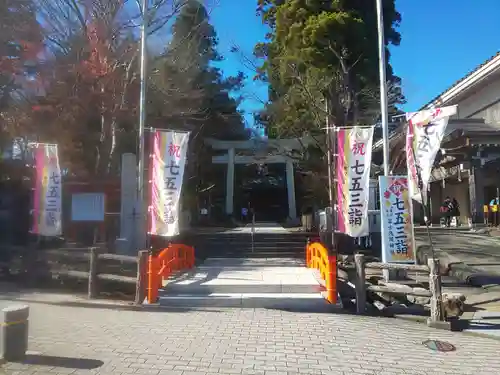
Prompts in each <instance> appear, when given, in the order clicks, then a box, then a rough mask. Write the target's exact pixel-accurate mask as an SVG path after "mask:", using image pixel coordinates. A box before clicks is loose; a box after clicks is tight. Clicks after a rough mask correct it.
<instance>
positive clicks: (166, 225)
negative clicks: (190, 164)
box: [149, 130, 189, 237]
mask: <svg viewBox="0 0 500 375" xmlns="http://www.w3.org/2000/svg"><path fill="white" fill-rule="evenodd" d="M151 138H152V145H153V153H152V154H151V164H150V165H151V182H150V184H151V185H150V186H151V206H150V208H149V218H150V231H149V233H150V234H153V235H157V236H165V237H171V236H176V235H178V234H179V219H180V197H181V190H182V182H183V178H184V169H185V165H186V158H187V148H188V141H189V133H186V132H182V133H181V132H174V131H160V130H158V131H154V132H153V133H152V137H151Z"/></svg>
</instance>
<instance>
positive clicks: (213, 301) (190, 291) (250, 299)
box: [160, 257, 332, 311]
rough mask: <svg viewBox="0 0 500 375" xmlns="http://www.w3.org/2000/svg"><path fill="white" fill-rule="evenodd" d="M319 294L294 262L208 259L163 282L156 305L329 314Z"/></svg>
mask: <svg viewBox="0 0 500 375" xmlns="http://www.w3.org/2000/svg"><path fill="white" fill-rule="evenodd" d="M323 291H324V287H323V286H322V285H321V284H320V283H319V282H318V280H317V278H316V276H315V273H314V272H313V271H312V270H310V269H308V268H305V266H304V262H303V261H300V260H298V259H295V258H288V259H287V258H267V259H263V258H260V259H259V258H253V259H252V258H231V257H226V258H210V259H207V260H206V261H205V262H204V264H202V265H201V266H199V267H197V268H196V269H195V270H194V271H193V272H191V273H189V274H184V275H181V276H180V277H177V278H175V279H171V280H168V281H167V282H166V284H165V286H164V288H163V290H161V292H160V305H164V306H170V307H172V306H176V307H191V308H201V307H238V308H282V309H300V310H307V311H329V309H331V308H332V306H331V305H329V304H328V303H327V302H326V301H325V299H324V297H323V295H322V293H323Z"/></svg>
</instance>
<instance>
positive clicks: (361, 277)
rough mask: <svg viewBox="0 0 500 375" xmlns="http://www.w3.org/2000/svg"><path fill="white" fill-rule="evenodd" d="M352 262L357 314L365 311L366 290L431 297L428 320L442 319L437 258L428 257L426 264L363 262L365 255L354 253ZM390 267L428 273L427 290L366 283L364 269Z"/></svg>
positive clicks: (440, 320)
mask: <svg viewBox="0 0 500 375" xmlns="http://www.w3.org/2000/svg"><path fill="white" fill-rule="evenodd" d="M354 263H355V266H356V283H355V285H356V311H357V313H358V314H364V313H365V312H366V293H367V291H371V292H377V293H387V294H404V295H413V296H419V297H430V298H431V316H430V318H429V320H430V322H442V321H444V311H443V303H442V291H441V276H440V274H439V260H438V259H429V260H428V263H427V266H425V265H413V264H395V263H374V262H370V263H365V256H364V255H363V254H356V255H355V256H354ZM367 268H371V269H379V270H383V269H392V270H406V271H416V272H422V273H426V274H428V275H429V290H428V291H422V290H415V289H412V290H409V291H408V290H404V291H402V290H396V289H394V288H391V287H389V286H381V285H367V283H366V269H367Z"/></svg>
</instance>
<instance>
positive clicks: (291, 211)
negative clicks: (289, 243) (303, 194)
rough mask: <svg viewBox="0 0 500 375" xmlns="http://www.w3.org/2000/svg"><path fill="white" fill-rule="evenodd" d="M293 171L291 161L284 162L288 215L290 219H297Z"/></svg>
mask: <svg viewBox="0 0 500 375" xmlns="http://www.w3.org/2000/svg"><path fill="white" fill-rule="evenodd" d="M294 177H295V176H294V173H293V161H291V160H288V161H287V162H286V191H287V194H288V216H289V218H290V219H291V220H296V219H297V207H296V204H295V178H294Z"/></svg>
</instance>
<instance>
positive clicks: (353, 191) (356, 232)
mask: <svg viewBox="0 0 500 375" xmlns="http://www.w3.org/2000/svg"><path fill="white" fill-rule="evenodd" d="M372 142H373V127H370V128H361V127H354V128H350V129H339V130H338V131H337V154H338V155H337V205H338V221H337V223H338V225H337V226H338V230H339V231H340V232H341V233H345V234H347V235H349V236H351V237H364V236H368V235H369V233H370V226H369V221H368V198H369V194H370V192H369V190H370V168H371V161H372Z"/></svg>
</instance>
